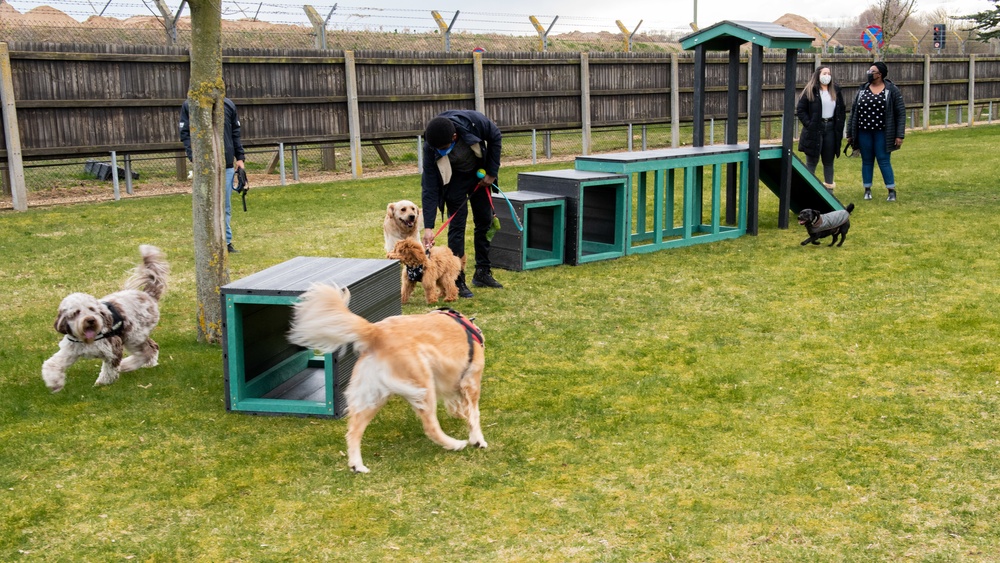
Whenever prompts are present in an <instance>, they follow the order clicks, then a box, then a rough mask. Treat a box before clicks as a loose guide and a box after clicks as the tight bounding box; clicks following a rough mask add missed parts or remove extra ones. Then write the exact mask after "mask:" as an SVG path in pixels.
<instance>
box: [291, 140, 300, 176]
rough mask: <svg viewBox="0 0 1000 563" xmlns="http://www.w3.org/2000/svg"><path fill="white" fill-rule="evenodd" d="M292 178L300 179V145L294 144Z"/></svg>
mask: <svg viewBox="0 0 1000 563" xmlns="http://www.w3.org/2000/svg"><path fill="white" fill-rule="evenodd" d="M292 179H293V180H295V181H296V182H298V181H299V146H298V145H292Z"/></svg>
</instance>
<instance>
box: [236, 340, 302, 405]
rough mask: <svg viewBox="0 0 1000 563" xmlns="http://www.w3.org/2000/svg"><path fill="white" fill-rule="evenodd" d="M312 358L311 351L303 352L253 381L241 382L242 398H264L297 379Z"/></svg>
mask: <svg viewBox="0 0 1000 563" xmlns="http://www.w3.org/2000/svg"><path fill="white" fill-rule="evenodd" d="M312 358H313V353H312V352H311V351H309V350H303V351H302V352H300V353H298V354H296V355H294V356H292V357H290V358H287V359H285V360H284V361H282V362H279V363H278V364H277V365H275V366H274V367H272V368H271V369H269V370H267V371H265V372H264V373H262V374H260V375H258V376H257V377H255V378H253V379H252V380H251V381H248V382H241V383H243V385H244V392H243V394H242V396H243V397H249V398H259V397H263V396H264V395H266V394H267V393H268V391H270V390H272V389H274V388H275V387H277V386H279V385H281V384H282V383H284V382H286V381H288V380H289V379H291V378H293V377H295V376H296V375H298V374H299V373H300V372H301V371H302V370H304V369H306V367H307V366H308V365H309V361H310V360H311V359H312ZM241 379H242V378H241ZM230 383H231V382H230Z"/></svg>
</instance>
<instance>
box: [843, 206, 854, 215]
mask: <svg viewBox="0 0 1000 563" xmlns="http://www.w3.org/2000/svg"><path fill="white" fill-rule="evenodd" d="M844 209H846V210H847V213H848V215H850V213H851V211H854V204H853V203H848V204H847V207H845V208H844Z"/></svg>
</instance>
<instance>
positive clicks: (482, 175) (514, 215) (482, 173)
mask: <svg viewBox="0 0 1000 563" xmlns="http://www.w3.org/2000/svg"><path fill="white" fill-rule="evenodd" d="M476 176H479V179H480V180H482V179H483V178H485V177H486V171H484V170H482V169H480V170H479V171H478V172H477V173H476ZM492 187H493V189H495V190H496V191H498V192H500V195H501V196H503V200H504V201H506V202H507V207H508V208H509V209H510V217H511V219H513V220H514V226H515V227H516V228H517V232H519V233H523V232H524V227H523V226H521V222H520V221H519V220H518V219H517V213H516V212H514V205H513V204H512V203H511V202H510V198H508V197H507V194H505V193H503V190H501V189H500V186H498V185H496V183H494V184H492Z"/></svg>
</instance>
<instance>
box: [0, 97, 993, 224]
mask: <svg viewBox="0 0 1000 563" xmlns="http://www.w3.org/2000/svg"><path fill="white" fill-rule="evenodd" d="M998 110H1000V104H994V103H992V102H991V103H984V104H977V105H976V106H975V110H974V115H973V116H972V117H973V120H972V121H973V123H975V124H991V123H994V122H995V121H996V120H997V118H998V117H997V111H998ZM907 118H908V121H909V123H908V124H907V126H908V127H909V128H918V127H921V124H922V123H923V115H922V110H920V109H910V110H907ZM969 121H970V120H969V115H968V107H967V106H966V105H964V104H963V105H955V106H945V107H943V108H934V109H932V110H931V112H930V126H931V127H935V128H938V127H958V126H966V125H967V124H968V123H969ZM782 126H783V124H782V118H781V116H765V117H764V118H763V122H762V125H761V136H762V139H763V142H764V143H780V137H781V130H782ZM725 127H726V120H725V119H709V120H707V121H706V123H705V128H706V130H705V142H706V144H709V145H712V144H721V143H724V142H725ZM737 131H738V133H737V137H738V139H739V142H746V139H747V138H748V131H747V123H746V120H741V121H740V123H739V126H738V127H737ZM692 138H693V128H692V126H691V124H690V123H682V124H680V126H679V128H678V143H679V144H680V145H681V146H683V145H690V144H691V142H692ZM419 143H420V140H419V138H417V137H413V138H411V139H392V140H381V141H376V142H373V141H369V142H363V143H362V146H361V158H362V169H363V170H362V177H369V176H376V175H380V174H388V175H397V174H398V175H402V174H417V173H419V171H420V152H421V151H420V145H419ZM672 144H673V131H672V129H671V126H670V124H669V123H663V124H650V125H632V126H627V125H625V126H615V127H602V128H595V129H593V130H592V131H591V143H590V152H591V153H593V154H597V153H609V152H621V151H629V150H635V151H638V150H653V149H662V148H669V147H671V146H672ZM581 154H583V135H582V131H580V130H579V129H567V130H554V131H523V132H511V133H507V134H505V135H504V138H503V163H504V164H506V165H512V164H543V163H547V162H569V161H572V160H573V159H574V158H575V157H576V156H579V155H581ZM95 162H97V163H101V164H104V165H105V166H106V167H107V168H106V169H105V170H113V169H114V166H113V164H112V160H111V155H109V156H108V157H107V158H97V159H95V158H75V159H61V160H58V161H28V162H25V163H24V176H25V183H26V185H27V190H28V204H29V206H38V205H44V204H46V202H48V201H52V202H60V203H65V202H74V201H111V200H113V199H116V187H115V185H114V180H113V176H112V174H111V173H108V172H106V173H105V174H104V175H103V176H102V177H98V176H97V175H95V173H94V172H93V171H91V170H92V169H93V168H94V165H93V163H95ZM245 163H246V167H247V173H248V175H249V176H250V184H251V186H252V187H254V188H257V187H265V186H280V185H288V184H296V183H308V182H330V181H335V180H342V179H349V178H351V177H352V174H353V173H352V170H351V159H350V148H349V146H348V144H347V143H346V142H341V143H314V144H303V145H277V146H262V147H247V149H246V160H245ZM114 164H117V167H118V169H119V174H118V176H119V178H118V186H117V194H118V197H128V196H129V195H130V194H135V195H155V194H161V193H183V192H187V191H189V190H190V186H191V180H190V179H189V177H188V170H189V167H188V163H187V159H186V157H184V155H183V153H176V152H169V153H161V154H143V155H123V154H116V155H115V161H114ZM514 181H515V179H514V178H506V177H504V176H503V174H502V173H501V182H514ZM7 185H9V184H7ZM12 207H13V202H12V198H11V195H10V194H9V193H4V194H2V195H0V209H11V208H12Z"/></svg>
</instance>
